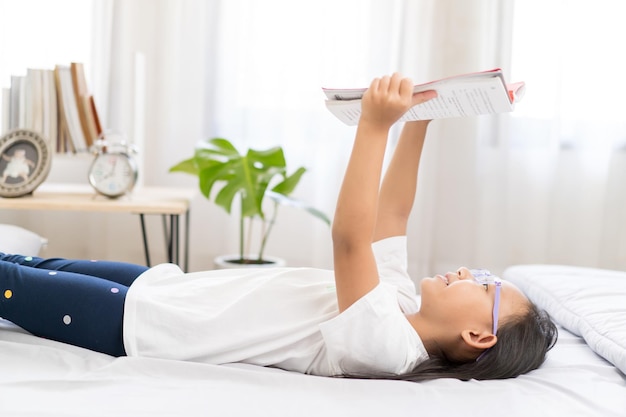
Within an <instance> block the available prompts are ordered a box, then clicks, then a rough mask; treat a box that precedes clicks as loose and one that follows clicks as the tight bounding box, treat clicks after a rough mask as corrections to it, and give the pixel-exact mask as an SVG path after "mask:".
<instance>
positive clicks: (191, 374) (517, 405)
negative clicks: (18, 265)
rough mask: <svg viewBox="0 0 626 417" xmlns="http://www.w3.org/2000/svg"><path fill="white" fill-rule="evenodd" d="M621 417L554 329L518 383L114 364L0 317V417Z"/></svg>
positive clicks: (621, 388) (603, 381) (620, 388)
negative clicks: (539, 361)
mask: <svg viewBox="0 0 626 417" xmlns="http://www.w3.org/2000/svg"><path fill="white" fill-rule="evenodd" d="M500 412H501V413H502V415H507V416H510V417H516V416H544V415H545V416H548V415H549V416H561V415H563V416H620V417H623V416H625V415H626V379H625V377H624V375H623V374H622V373H620V372H619V371H618V370H617V369H616V368H615V367H614V366H612V365H611V364H610V363H608V362H607V361H605V360H604V359H602V358H601V357H600V356H598V355H596V354H595V353H594V352H593V351H592V350H591V349H589V347H588V346H587V345H586V344H585V343H584V341H583V339H581V338H580V337H577V336H574V335H573V334H571V333H569V332H568V331H566V330H563V329H561V336H560V339H559V342H558V344H557V346H556V347H555V348H554V349H553V350H552V351H551V352H550V353H549V356H548V359H547V361H546V363H545V364H544V366H542V368H540V369H539V370H537V371H534V372H531V373H529V374H527V375H523V376H520V377H518V378H516V379H511V380H502V381H470V382H461V381H457V380H452V379H440V380H435V381H429V382H425V383H411V382H400V381H381V380H372V381H366V380H349V379H335V378H324V377H315V376H307V375H301V374H297V373H292V372H286V371H282V370H278V369H269V368H261V367H255V366H250V365H223V366H215V365H205V364H197V363H188V362H176V361H167V360H158V359H146V358H112V357H109V356H106V355H102V354H99V353H94V352H91V351H88V350H85V349H81V348H76V347H73V346H68V345H65V344H62V343H57V342H53V341H49V340H43V339H40V338H36V337H33V336H31V335H28V334H26V333H25V332H23V331H22V330H21V329H19V328H17V327H16V326H14V325H12V324H11V323H9V322H6V321H2V320H1V319H0V416H2V417H13V416H64V417H68V416H80V417H85V416H90V417H91V416H151V417H152V416H186V417H193V416H208V415H211V416H325V417H326V416H364V417H368V416H385V415H389V416H394V417H396V416H433V415H439V416H452V415H465V416H472V415H485V414H487V415H489V414H491V413H500Z"/></svg>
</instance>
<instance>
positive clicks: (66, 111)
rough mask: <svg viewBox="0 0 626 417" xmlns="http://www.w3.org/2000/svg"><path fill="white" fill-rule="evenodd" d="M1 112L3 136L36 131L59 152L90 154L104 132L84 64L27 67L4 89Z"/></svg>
mask: <svg viewBox="0 0 626 417" xmlns="http://www.w3.org/2000/svg"><path fill="white" fill-rule="evenodd" d="M1 111H2V115H1V122H2V123H1V126H0V129H1V131H0V134H2V133H5V132H7V131H9V130H12V129H16V128H25V129H33V130H36V131H38V132H40V133H41V134H42V136H43V137H45V138H47V139H48V141H49V143H50V146H51V148H52V149H55V150H56V152H61V153H67V152H71V153H74V152H83V151H87V150H88V149H89V147H90V146H91V145H92V144H93V142H94V141H95V140H96V139H97V137H98V136H99V135H100V133H102V127H101V123H100V118H99V117H98V113H97V110H96V105H95V101H94V97H93V95H91V94H90V93H89V91H88V89H87V81H86V78H85V70H84V66H83V64H82V63H76V62H72V63H70V64H69V65H56V66H55V67H54V68H53V69H40V68H28V69H26V72H25V74H24V75H12V76H11V84H10V86H9V87H8V88H3V89H2V107H1Z"/></svg>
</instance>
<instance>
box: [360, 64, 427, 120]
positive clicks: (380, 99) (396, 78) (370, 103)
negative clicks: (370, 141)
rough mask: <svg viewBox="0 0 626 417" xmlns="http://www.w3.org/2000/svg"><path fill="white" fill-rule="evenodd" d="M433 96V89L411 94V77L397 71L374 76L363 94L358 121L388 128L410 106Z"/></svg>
mask: <svg viewBox="0 0 626 417" xmlns="http://www.w3.org/2000/svg"><path fill="white" fill-rule="evenodd" d="M435 97H437V92H436V91H434V90H430V91H425V92H422V93H417V94H413V83H412V81H411V79H409V78H406V77H402V76H401V75H400V74H398V73H394V74H393V75H392V76H384V77H382V78H375V79H374V80H373V81H372V83H371V84H370V87H369V88H368V89H367V91H366V92H365V94H364V95H363V100H362V103H361V105H362V112H361V120H360V122H361V123H364V124H368V125H374V126H376V127H378V128H383V129H389V128H390V127H391V125H393V124H394V123H395V122H397V121H398V119H399V118H400V117H402V115H404V113H406V112H407V111H408V110H409V109H410V108H411V107H413V106H415V105H417V104H420V103H424V102H426V101H428V100H430V99H432V98H435Z"/></svg>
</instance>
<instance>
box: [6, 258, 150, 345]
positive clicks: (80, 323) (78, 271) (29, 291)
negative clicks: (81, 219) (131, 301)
mask: <svg viewBox="0 0 626 417" xmlns="http://www.w3.org/2000/svg"><path fill="white" fill-rule="evenodd" d="M147 269H148V268H146V267H145V266H139V265H133V264H128V263H123V262H111V261H82V260H67V259H61V258H50V259H44V258H37V257H31V256H21V255H6V254H3V253H0V291H1V292H0V317H2V318H4V319H6V320H9V321H11V322H13V323H15V324H16V325H18V326H20V327H21V328H23V329H24V330H26V331H28V332H30V333H32V334H34V335H35V336H40V337H44V338H47V339H52V340H56V341H59V342H64V343H69V344H72V345H75V346H80V347H84V348H87V349H91V350H94V351H97V352H102V353H106V354H109V355H113V356H124V355H125V354H126V352H125V350H124V342H123V335H122V323H123V318H124V300H125V298H126V292H127V291H128V287H129V286H130V285H131V284H132V282H133V281H134V280H135V279H136V278H137V277H138V276H139V275H140V274H141V273H143V272H144V271H146V270H147Z"/></svg>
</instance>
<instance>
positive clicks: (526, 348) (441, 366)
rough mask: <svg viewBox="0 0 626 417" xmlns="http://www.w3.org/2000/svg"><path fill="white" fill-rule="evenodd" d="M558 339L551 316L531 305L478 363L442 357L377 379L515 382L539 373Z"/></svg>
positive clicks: (510, 322)
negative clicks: (500, 380)
mask: <svg viewBox="0 0 626 417" xmlns="http://www.w3.org/2000/svg"><path fill="white" fill-rule="evenodd" d="M557 337H558V331H557V328H556V325H555V324H554V323H553V322H552V320H551V319H550V317H549V316H548V314H547V313H546V312H545V311H543V310H539V309H538V308H537V307H536V306H535V305H534V304H532V303H529V304H528V310H527V311H526V313H525V314H521V315H518V316H515V317H511V318H509V320H507V322H505V323H503V324H502V325H501V326H500V327H499V328H498V342H497V343H496V344H495V345H493V346H492V347H491V348H490V349H488V350H487V351H486V352H485V353H484V354H483V355H482V357H481V358H480V360H478V361H474V362H464V363H456V362H450V361H448V360H447V359H445V358H442V357H431V358H429V359H427V360H426V361H424V362H422V363H420V364H419V365H417V367H415V368H414V369H413V370H412V371H411V372H408V373H406V374H402V375H390V376H378V377H377V378H379V379H380V378H384V379H394V380H403V381H413V382H420V381H427V380H430V379H437V378H456V379H460V380H463V381H467V380H470V379H481V380H482V379H505V378H514V377H516V376H518V375H521V374H524V373H526V372H529V371H532V370H533V369H537V368H538V367H539V366H540V365H541V364H542V363H543V361H544V360H545V357H546V352H547V351H548V350H550V349H552V347H553V346H554V344H555V343H556V340H557ZM354 377H357V378H359V377H358V376H356V375H355V376H354ZM366 378H369V377H366Z"/></svg>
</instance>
